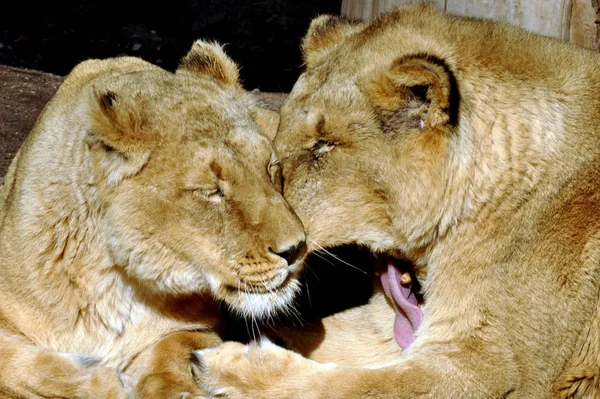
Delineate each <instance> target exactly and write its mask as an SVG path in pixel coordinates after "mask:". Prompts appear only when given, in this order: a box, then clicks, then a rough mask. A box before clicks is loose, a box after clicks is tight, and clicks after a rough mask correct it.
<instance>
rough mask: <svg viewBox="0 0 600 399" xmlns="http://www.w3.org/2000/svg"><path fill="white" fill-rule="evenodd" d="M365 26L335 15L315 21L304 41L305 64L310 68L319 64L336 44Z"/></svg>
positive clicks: (323, 16) (311, 24)
mask: <svg viewBox="0 0 600 399" xmlns="http://www.w3.org/2000/svg"><path fill="white" fill-rule="evenodd" d="M364 26H365V24H364V23H362V22H359V21H353V20H348V19H345V18H341V17H336V16H333V15H321V16H318V17H317V18H315V19H313V20H312V21H311V23H310V27H309V28H308V31H307V32H306V35H305V36H304V39H302V53H303V55H304V63H305V64H306V66H308V67H312V66H313V65H315V64H317V63H318V62H319V61H321V60H322V59H323V58H324V57H325V56H326V55H327V54H328V53H329V51H331V49H332V48H333V47H334V46H335V45H336V44H338V43H340V42H341V41H342V40H343V39H344V38H345V37H346V36H348V35H350V34H352V33H354V32H358V31H360V30H361V29H362V28H363V27H364Z"/></svg>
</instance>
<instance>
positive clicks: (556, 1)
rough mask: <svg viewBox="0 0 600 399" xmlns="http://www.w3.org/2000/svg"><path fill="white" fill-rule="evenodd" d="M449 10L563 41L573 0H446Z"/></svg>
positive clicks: (567, 35) (450, 12)
mask: <svg viewBox="0 0 600 399" xmlns="http://www.w3.org/2000/svg"><path fill="white" fill-rule="evenodd" d="M587 1H589V0H587ZM446 11H447V12H448V13H449V14H458V15H465V16H469V17H477V18H489V19H494V20H496V21H501V22H508V23H509V24H511V25H515V26H519V27H521V28H524V29H527V30H529V31H531V32H535V33H539V34H541V35H544V36H551V37H555V38H558V39H562V40H568V38H569V24H568V21H569V15H570V11H571V0H447V2H446Z"/></svg>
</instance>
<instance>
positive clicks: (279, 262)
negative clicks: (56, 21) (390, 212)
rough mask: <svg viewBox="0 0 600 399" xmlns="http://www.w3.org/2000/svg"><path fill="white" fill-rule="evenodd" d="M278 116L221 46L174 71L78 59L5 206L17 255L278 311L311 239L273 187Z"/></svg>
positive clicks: (26, 153) (134, 62) (154, 289)
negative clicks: (37, 254)
mask: <svg viewBox="0 0 600 399" xmlns="http://www.w3.org/2000/svg"><path fill="white" fill-rule="evenodd" d="M277 121H278V116H277V115H276V114H275V113H273V112H272V111H268V110H266V109H263V108H261V107H260V106H259V104H258V102H257V100H256V99H254V98H253V97H252V96H251V95H250V94H249V93H247V92H245V91H244V90H243V89H242V87H241V84H240V83H239V79H238V69H237V66H236V65H235V63H234V62H233V61H232V60H231V59H230V58H228V57H227V56H226V55H225V53H224V52H223V51H222V49H221V47H219V46H218V45H214V44H209V43H206V42H203V41H197V42H196V43H195V44H194V46H193V48H192V49H191V50H190V52H189V53H188V54H187V55H186V56H185V58H183V60H182V62H181V65H180V67H179V69H177V71H176V72H175V73H171V72H168V71H165V70H163V69H161V68H159V67H156V66H153V65H151V64H149V63H146V62H144V61H142V60H140V59H136V58H128V57H125V58H116V59H109V60H103V61H100V60H90V61H86V62H84V63H82V64H80V65H79V66H78V67H76V69H75V70H74V71H73V72H72V73H71V74H70V75H69V77H68V78H67V79H66V80H65V82H64V84H63V85H62V87H61V88H60V90H59V91H58V93H57V95H56V96H55V98H54V99H53V100H52V101H51V103H50V104H49V105H48V107H47V109H46V110H45V112H44V114H43V115H42V117H41V118H40V120H39V121H38V123H37V125H36V127H35V128H34V130H33V133H32V134H31V135H30V137H29V139H28V141H27V142H26V144H25V146H24V147H23V149H22V150H21V159H20V160H19V161H18V162H19V164H20V165H19V166H18V167H17V172H16V177H15V179H14V181H15V184H14V187H13V188H12V190H14V191H15V192H16V194H15V195H12V196H8V200H7V201H13V203H12V204H9V205H7V206H6V207H5V208H4V209H5V210H6V209H7V207H10V206H12V207H13V208H15V209H16V211H15V212H12V214H13V215H14V217H12V216H11V218H12V219H11V220H13V223H15V224H20V225H21V228H20V230H21V231H25V232H26V233H24V234H21V238H20V239H19V240H20V241H22V243H16V242H15V243H12V244H11V245H13V250H12V253H17V252H18V251H19V249H15V248H20V249H22V250H23V253H25V252H26V251H27V249H26V247H27V246H30V247H29V248H31V246H37V247H39V248H44V250H43V251H42V252H43V253H44V254H45V255H43V257H42V258H43V259H41V260H40V259H35V260H34V262H36V263H40V264H45V263H48V262H50V263H53V264H54V266H52V267H53V268H54V269H53V270H58V269H60V268H61V267H63V266H61V265H65V266H64V268H65V269H68V270H69V271H68V273H69V274H73V275H75V276H77V275H78V273H79V271H73V270H72V268H77V267H79V268H80V269H89V268H97V269H99V270H112V271H118V272H119V273H121V274H122V275H123V276H124V278H125V279H127V280H128V281H130V282H131V283H132V284H133V285H135V286H137V287H139V288H141V291H142V292H147V293H152V294H153V295H154V294H158V295H181V296H186V295H194V294H199V293H210V294H211V295H213V296H214V297H216V298H217V299H219V300H222V301H224V302H226V303H227V304H229V305H230V306H231V307H232V308H233V310H234V311H237V312H239V313H241V314H244V315H253V316H263V315H266V314H269V313H271V312H274V311H276V310H278V309H281V308H285V307H286V306H288V305H289V304H290V301H291V299H292V297H293V295H294V293H295V291H296V290H297V287H298V282H297V279H296V277H297V275H298V273H299V270H300V267H301V264H302V257H303V254H304V252H305V243H304V240H305V237H304V231H303V226H302V224H301V222H300V220H299V219H298V217H297V216H296V215H295V213H294V212H293V210H292V209H291V208H290V206H289V205H288V204H287V202H286V201H285V200H284V199H283V197H282V195H281V174H280V165H279V160H278V158H277V155H276V153H275V151H274V149H273V147H272V144H271V141H270V136H269V135H273V134H274V130H275V128H276V125H277ZM19 168H20V169H19ZM9 174H10V172H9ZM9 183H10V182H9ZM21 198H22V199H23V200H21ZM36 223H37V224H36ZM40 223H41V224H43V225H44V226H43V227H40V225H39V224H40ZM3 229H4V231H5V232H6V231H8V230H7V227H6V225H5V226H3ZM40 231H42V233H40ZM4 236H5V237H6V234H5V235H4ZM6 245H8V244H6ZM56 254H58V255H56ZM77 265H79V266H77ZM73 278H74V279H77V277H73Z"/></svg>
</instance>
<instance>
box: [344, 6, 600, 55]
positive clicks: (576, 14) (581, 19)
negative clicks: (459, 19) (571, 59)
mask: <svg viewBox="0 0 600 399" xmlns="http://www.w3.org/2000/svg"><path fill="white" fill-rule="evenodd" d="M420 2H423V0H343V2H342V15H344V16H347V17H349V18H358V19H363V20H368V19H371V18H373V17H375V16H377V15H379V14H380V13H382V12H385V11H388V10H390V9H392V8H393V7H395V6H399V5H405V4H415V3H420ZM428 2H429V3H432V4H434V5H436V6H438V7H439V8H440V9H443V10H445V11H446V12H447V13H449V14H457V15H464V16H468V17H477V18H488V19H493V20H496V21H501V22H507V23H509V24H512V25H515V26H519V27H521V28H524V29H527V30H529V31H531V32H535V33H539V34H541V35H544V36H550V37H555V38H557V39H561V40H565V41H571V42H572V43H574V44H577V45H579V46H583V47H586V48H591V49H599V48H600V25H599V23H598V21H600V10H599V4H598V3H599V0H429V1H428Z"/></svg>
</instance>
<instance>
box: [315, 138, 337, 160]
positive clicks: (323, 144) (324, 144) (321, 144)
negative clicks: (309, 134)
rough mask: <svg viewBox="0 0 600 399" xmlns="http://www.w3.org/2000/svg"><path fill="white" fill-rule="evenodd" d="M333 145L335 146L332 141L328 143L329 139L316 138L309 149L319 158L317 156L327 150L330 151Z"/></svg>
mask: <svg viewBox="0 0 600 399" xmlns="http://www.w3.org/2000/svg"><path fill="white" fill-rule="evenodd" d="M333 147H335V144H334V143H330V142H329V141H325V140H318V141H317V142H316V143H315V144H314V145H313V146H312V149H311V151H312V153H313V155H314V156H315V157H317V158H319V157H321V156H323V155H325V154H327V153H328V152H329V151H331V150H332V149H333Z"/></svg>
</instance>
